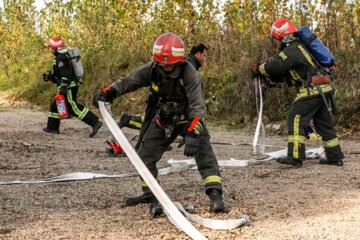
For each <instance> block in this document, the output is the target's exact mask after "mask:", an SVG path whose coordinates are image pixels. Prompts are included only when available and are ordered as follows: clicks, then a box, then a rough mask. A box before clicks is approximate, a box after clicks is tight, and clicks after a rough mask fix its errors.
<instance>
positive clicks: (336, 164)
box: [319, 158, 344, 167]
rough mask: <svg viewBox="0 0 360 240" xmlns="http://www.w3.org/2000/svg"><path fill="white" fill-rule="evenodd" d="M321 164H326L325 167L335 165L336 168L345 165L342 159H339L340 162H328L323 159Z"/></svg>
mask: <svg viewBox="0 0 360 240" xmlns="http://www.w3.org/2000/svg"><path fill="white" fill-rule="evenodd" d="M319 163H320V164H324V165H334V166H338V167H341V166H342V165H344V162H343V160H341V159H339V160H328V159H326V158H321V159H320V161H319Z"/></svg>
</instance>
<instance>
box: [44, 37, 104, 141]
mask: <svg viewBox="0 0 360 240" xmlns="http://www.w3.org/2000/svg"><path fill="white" fill-rule="evenodd" d="M48 46H49V47H50V49H51V53H53V54H54V55H55V61H54V65H53V70H54V73H53V74H51V76H49V75H47V76H46V75H44V80H45V81H52V82H53V83H55V84H56V85H57V89H58V93H59V94H61V95H63V96H64V97H65V103H66V108H67V109H68V111H69V113H70V114H71V115H73V116H76V117H77V118H78V119H80V120H81V121H83V122H85V123H86V124H88V125H90V126H91V127H92V131H91V133H90V137H93V136H95V134H96V133H97V131H98V130H99V129H100V128H101V126H102V122H100V121H99V118H98V117H97V116H96V115H95V114H94V113H92V112H91V111H90V110H89V109H87V108H86V107H84V106H82V105H80V104H79V103H77V101H76V95H77V92H78V88H79V87H78V82H77V81H76V78H75V76H74V72H73V67H72V63H71V59H70V55H69V53H68V49H67V48H66V47H65V44H64V41H63V40H62V39H61V38H59V37H53V38H52V39H50V41H49V43H48ZM59 127H60V118H59V115H58V109H57V107H56V101H55V99H53V100H52V101H51V104H50V112H49V116H48V122H47V127H46V128H44V129H43V131H44V132H47V133H59Z"/></svg>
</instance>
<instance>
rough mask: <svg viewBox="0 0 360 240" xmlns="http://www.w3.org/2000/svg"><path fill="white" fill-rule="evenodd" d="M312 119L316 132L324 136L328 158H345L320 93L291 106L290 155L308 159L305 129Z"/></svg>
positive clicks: (331, 159) (289, 119)
mask: <svg viewBox="0 0 360 240" xmlns="http://www.w3.org/2000/svg"><path fill="white" fill-rule="evenodd" d="M311 119H313V122H314V127H315V130H316V132H317V133H318V134H319V135H320V136H321V137H322V142H323V146H324V148H325V154H326V157H327V159H328V160H330V161H333V160H334V161H336V160H340V159H343V158H344V154H343V153H342V151H341V148H340V143H339V139H338V138H337V135H336V132H335V130H334V127H333V126H332V122H331V115H330V112H329V111H328V110H327V107H326V104H325V103H324V100H323V98H322V97H321V96H320V95H319V96H315V97H311V98H308V99H303V100H300V101H297V102H294V103H293V105H292V106H291V110H290V113H289V117H288V121H287V126H288V156H289V157H292V158H294V159H296V160H300V161H303V160H305V159H306V156H305V136H306V134H305V130H306V128H307V127H308V125H309V122H310V120H311Z"/></svg>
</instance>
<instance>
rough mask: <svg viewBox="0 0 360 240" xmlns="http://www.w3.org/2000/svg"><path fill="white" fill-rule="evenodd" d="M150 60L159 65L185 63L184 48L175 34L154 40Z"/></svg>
mask: <svg viewBox="0 0 360 240" xmlns="http://www.w3.org/2000/svg"><path fill="white" fill-rule="evenodd" d="M152 58H153V60H154V61H156V62H157V63H159V64H160V65H168V66H172V65H176V64H180V63H183V62H185V48H184V43H183V41H182V40H181V38H180V37H179V36H178V35H176V34H175V33H165V34H163V35H161V36H160V37H158V38H157V39H156V40H155V43H154V48H153V53H152Z"/></svg>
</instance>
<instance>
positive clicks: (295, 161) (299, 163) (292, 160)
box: [276, 156, 303, 167]
mask: <svg viewBox="0 0 360 240" xmlns="http://www.w3.org/2000/svg"><path fill="white" fill-rule="evenodd" d="M276 161H277V162H278V163H281V164H285V165H291V166H294V167H301V166H302V165H303V163H302V161H301V160H299V159H295V158H292V157H289V156H286V157H283V158H278V159H276Z"/></svg>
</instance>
